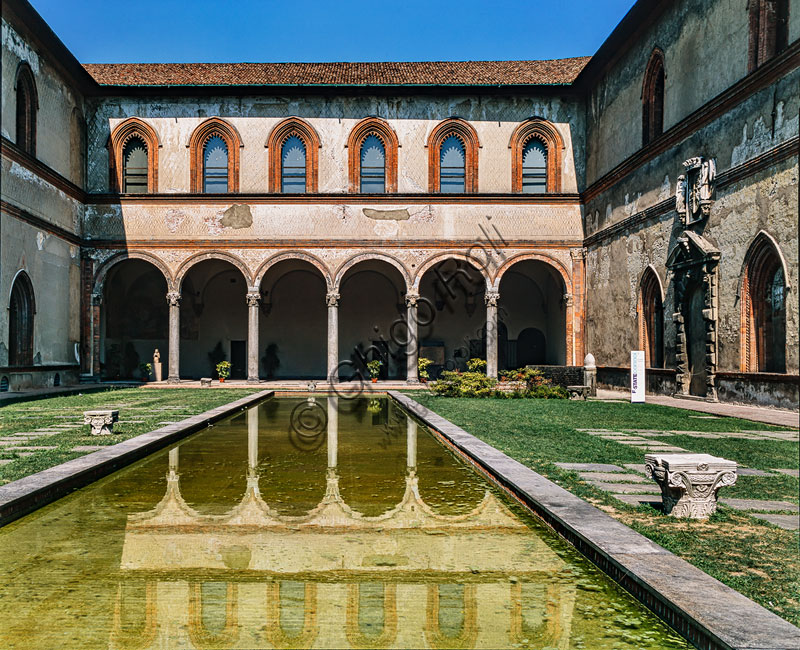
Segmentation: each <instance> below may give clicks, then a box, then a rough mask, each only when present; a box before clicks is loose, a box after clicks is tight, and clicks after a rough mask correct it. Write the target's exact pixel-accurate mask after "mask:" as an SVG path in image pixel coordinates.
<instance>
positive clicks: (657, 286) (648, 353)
mask: <svg viewBox="0 0 800 650" xmlns="http://www.w3.org/2000/svg"><path fill="white" fill-rule="evenodd" d="M636 314H637V319H638V325H639V328H638V329H639V349H640V350H644V358H645V365H646V366H647V367H648V368H663V367H664V290H663V288H662V286H661V278H659V277H658V273H656V271H655V269H653V267H652V266H648V267H647V268H646V269H645V271H644V273H643V274H642V279H641V281H640V282H639V299H638V300H637V303H636Z"/></svg>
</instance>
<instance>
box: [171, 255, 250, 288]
mask: <svg viewBox="0 0 800 650" xmlns="http://www.w3.org/2000/svg"><path fill="white" fill-rule="evenodd" d="M205 260H222V261H224V262H230V263H231V264H233V266H235V267H236V268H237V269H239V271H241V273H242V276H243V277H244V280H245V282H247V285H248V286H252V285H253V278H252V275H251V273H250V269H249V268H248V267H247V264H245V263H244V261H242V260H241V259H240V258H238V257H236V255H232V254H231V253H227V252H225V251H220V250H213V251H208V252H204V253H195V254H194V255H192V256H191V257H189V258H188V259H186V260H184V261H183V263H182V264H181V265H180V266H179V267H178V270H177V271H176V272H175V283H174V289H175V290H176V291H180V290H181V286H182V284H183V280H184V278H185V277H186V274H187V273H188V272H189V270H190V269H191V268H192V267H193V266H195V265H196V264H199V263H200V262H204V261H205Z"/></svg>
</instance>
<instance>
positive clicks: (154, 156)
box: [107, 117, 161, 192]
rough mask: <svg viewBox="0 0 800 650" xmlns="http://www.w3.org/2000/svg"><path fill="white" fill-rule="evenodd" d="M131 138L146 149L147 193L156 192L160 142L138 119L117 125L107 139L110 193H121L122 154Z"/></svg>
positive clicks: (131, 118) (150, 128) (134, 118)
mask: <svg viewBox="0 0 800 650" xmlns="http://www.w3.org/2000/svg"><path fill="white" fill-rule="evenodd" d="M131 138H139V139H140V140H141V141H142V142H144V145H145V146H146V147H147V191H148V192H158V149H159V148H160V147H161V142H160V141H159V139H158V134H157V133H156V131H155V129H154V128H153V127H152V126H150V125H149V124H148V123H147V122H145V121H144V120H141V119H139V118H138V117H130V118H128V119H127V120H125V121H124V122H121V123H119V124H117V126H116V127H115V128H114V130H113V131H112V132H111V135H110V136H109V138H108V144H107V147H108V182H109V187H110V188H111V191H112V192H122V190H123V188H124V187H125V185H124V183H123V175H124V173H125V169H124V167H125V161H124V159H123V152H124V151H125V145H126V144H128V142H130V140H131Z"/></svg>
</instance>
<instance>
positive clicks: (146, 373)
mask: <svg viewBox="0 0 800 650" xmlns="http://www.w3.org/2000/svg"><path fill="white" fill-rule="evenodd" d="M152 371H153V365H152V364H150V363H140V364H139V374H140V375H141V376H142V381H150V373H151V372H152Z"/></svg>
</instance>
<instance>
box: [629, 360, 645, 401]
mask: <svg viewBox="0 0 800 650" xmlns="http://www.w3.org/2000/svg"><path fill="white" fill-rule="evenodd" d="M631 403H632V404H637V403H638V404H642V403H644V350H631Z"/></svg>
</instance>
